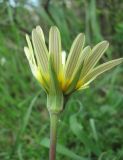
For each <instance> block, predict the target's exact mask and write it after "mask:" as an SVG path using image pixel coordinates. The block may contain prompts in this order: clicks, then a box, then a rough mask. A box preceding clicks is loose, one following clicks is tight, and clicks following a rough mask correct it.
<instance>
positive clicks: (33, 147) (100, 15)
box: [0, 0, 123, 160]
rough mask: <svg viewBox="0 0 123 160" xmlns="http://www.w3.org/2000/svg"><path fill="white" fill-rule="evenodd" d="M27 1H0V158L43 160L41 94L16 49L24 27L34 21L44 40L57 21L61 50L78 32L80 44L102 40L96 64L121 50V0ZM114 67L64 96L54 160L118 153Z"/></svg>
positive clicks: (121, 151) (119, 99)
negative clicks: (34, 3) (103, 51)
mask: <svg viewBox="0 0 123 160" xmlns="http://www.w3.org/2000/svg"><path fill="white" fill-rule="evenodd" d="M21 2H22V3H21ZM28 2H29V1H28ZM28 2H27V1H24V0H23V1H20V2H19V3H18V5H17V6H16V7H12V6H11V5H9V3H8V1H7V0H5V1H0V159H1V160H25V159H26V160H39V159H40V160H44V159H48V149H46V148H47V147H48V138H49V115H48V112H47V109H46V95H45V94H44V92H43V91H42V90H41V87H40V85H39V84H37V82H36V81H35V80H34V78H33V76H32V74H31V71H30V69H29V66H28V62H27V60H26V57H25V55H24V51H23V47H24V45H25V44H26V41H25V33H28V34H30V33H31V30H32V28H33V27H35V26H36V25H37V24H39V25H41V26H42V28H43V30H44V31H45V35H46V38H47V39H46V42H47V44H48V31H49V28H50V26H51V25H57V26H58V27H59V29H60V32H61V36H62V48H63V49H64V50H66V51H67V53H68V51H69V48H70V46H71V42H72V41H73V38H74V37H75V36H76V34H78V33H79V32H85V33H86V37H88V39H87V40H86V44H92V45H95V43H97V42H99V41H100V40H102V39H103V40H104V39H106V40H108V41H109V42H110V49H109V50H108V52H107V55H106V56H105V57H103V61H104V62H105V61H107V60H109V59H114V58H116V57H117V58H118V57H121V56H122V55H123V53H122V52H123V45H122V44H123V14H122V10H123V2H122V1H120V0H118V1H115V0H104V1H97V0H82V1H80V0H78V1H68V0H67V1H58V0H50V1H41V2H40V5H38V6H37V7H36V6H31V5H30V8H29V5H27V4H28ZM27 6H28V7H27ZM122 72H123V68H122V65H121V66H119V67H117V68H116V69H114V70H113V71H111V72H110V73H106V74H105V75H103V76H101V78H98V79H97V80H96V82H95V83H93V85H92V86H91V87H90V88H89V89H87V90H85V91H83V93H79V92H78V93H76V94H74V95H73V96H72V97H71V99H70V100H69V101H68V103H67V106H66V109H65V111H64V113H63V114H62V115H61V117H60V121H59V130H58V144H59V145H58V148H57V151H58V157H57V160H61V159H64V160H69V159H73V160H74V159H75V160H77V159H78V160H79V159H81V160H83V158H85V159H87V160H88V159H89V160H122V159H123V138H122V133H123V87H122V86H123V76H122ZM45 147H46V148H45ZM80 157H81V158H80Z"/></svg>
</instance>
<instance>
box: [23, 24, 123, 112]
mask: <svg viewBox="0 0 123 160" xmlns="http://www.w3.org/2000/svg"><path fill="white" fill-rule="evenodd" d="M26 39H27V43H28V47H24V51H25V53H26V56H27V58H28V61H29V64H30V67H31V70H32V73H33V75H34V77H35V78H36V79H37V80H38V81H39V82H40V84H41V86H42V88H43V89H44V90H45V91H46V93H47V95H48V109H49V110H51V111H52V112H56V113H57V112H60V111H61V110H62V109H63V101H64V97H65V95H68V94H70V93H72V92H74V91H76V90H83V89H85V88H87V87H88V86H89V84H90V83H91V82H92V81H93V80H94V79H95V78H97V76H99V75H100V74H102V73H103V72H105V71H107V70H109V69H111V68H113V67H115V66H117V65H118V64H120V63H121V62H123V58H119V59H115V60H112V61H109V62H106V63H103V64H101V65H99V66H96V65H97V63H98V61H99V60H100V58H101V57H102V56H103V54H104V52H105V51H106V50H107V48H108V46H109V43H108V42H107V41H102V42H100V43H98V44H97V45H96V46H94V47H93V48H91V47H90V46H86V47H85V48H84V43H85V36H84V34H83V33H80V34H79V35H78V36H77V37H76V39H75V40H74V41H73V44H72V46H71V49H70V52H69V54H68V56H67V58H66V54H65V52H64V51H62V48H61V37H60V32H59V30H58V28H57V27H55V26H53V27H51V29H50V32H49V48H47V46H46V43H45V38H44V34H43V31H42V29H41V27H40V26H37V27H36V28H35V29H33V31H32V41H31V40H30V38H29V36H28V35H26Z"/></svg>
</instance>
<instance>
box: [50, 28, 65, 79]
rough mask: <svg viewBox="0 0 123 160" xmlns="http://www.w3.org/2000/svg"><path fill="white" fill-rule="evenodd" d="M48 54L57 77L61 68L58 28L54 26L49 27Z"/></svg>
mask: <svg viewBox="0 0 123 160" xmlns="http://www.w3.org/2000/svg"><path fill="white" fill-rule="evenodd" d="M49 53H50V54H51V57H52V61H53V65H54V69H55V72H56V74H57V76H59V74H61V68H62V51H61V37H60V32H59V30H58V28H57V27H55V26H53V27H51V29H50V33H49Z"/></svg>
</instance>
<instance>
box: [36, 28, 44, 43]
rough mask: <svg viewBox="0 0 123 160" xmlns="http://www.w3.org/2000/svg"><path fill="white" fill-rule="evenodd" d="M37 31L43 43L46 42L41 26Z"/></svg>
mask: <svg viewBox="0 0 123 160" xmlns="http://www.w3.org/2000/svg"><path fill="white" fill-rule="evenodd" d="M36 31H37V33H38V34H39V35H40V37H42V39H43V41H44V42H45V38H44V33H43V30H42V28H41V27H40V26H37V27H36Z"/></svg>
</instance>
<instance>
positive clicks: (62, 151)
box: [40, 138, 90, 160]
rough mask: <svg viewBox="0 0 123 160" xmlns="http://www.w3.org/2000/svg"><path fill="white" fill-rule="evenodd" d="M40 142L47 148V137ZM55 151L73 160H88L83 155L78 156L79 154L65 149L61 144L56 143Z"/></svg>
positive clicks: (48, 142) (48, 141)
mask: <svg viewBox="0 0 123 160" xmlns="http://www.w3.org/2000/svg"><path fill="white" fill-rule="evenodd" d="M40 144H41V145H42V146H44V147H46V148H49V144H50V140H49V139H48V138H44V139H43V140H42V141H41V143H40ZM56 151H57V152H58V153H60V154H62V155H64V156H66V157H69V158H71V159H74V160H90V159H88V158H84V157H80V156H78V155H76V154H75V153H73V152H72V151H71V150H69V149H67V148H66V147H64V146H63V145H60V144H57V148H56Z"/></svg>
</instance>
